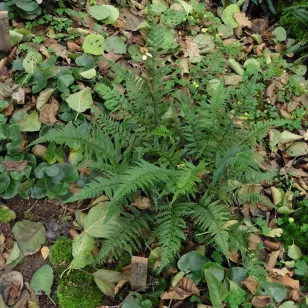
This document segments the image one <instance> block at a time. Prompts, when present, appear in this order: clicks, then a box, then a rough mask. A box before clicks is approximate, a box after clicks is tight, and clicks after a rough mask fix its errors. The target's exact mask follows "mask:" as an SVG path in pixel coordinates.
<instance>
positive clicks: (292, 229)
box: [280, 207, 308, 254]
mask: <svg viewBox="0 0 308 308" xmlns="http://www.w3.org/2000/svg"><path fill="white" fill-rule="evenodd" d="M289 217H292V218H294V223H290V222H289ZM307 222H308V208H307V207H301V208H299V209H298V211H296V212H295V213H293V214H292V215H290V216H289V215H285V216H284V217H283V224H282V225H281V226H280V227H281V228H282V229H283V233H282V236H281V240H282V241H283V243H284V245H285V246H286V247H288V246H290V245H292V244H293V243H294V244H295V245H297V246H298V247H299V248H300V249H301V251H302V253H303V254H308V246H307V231H305V229H304V230H303V229H301V227H302V226H303V225H304V224H307Z"/></svg>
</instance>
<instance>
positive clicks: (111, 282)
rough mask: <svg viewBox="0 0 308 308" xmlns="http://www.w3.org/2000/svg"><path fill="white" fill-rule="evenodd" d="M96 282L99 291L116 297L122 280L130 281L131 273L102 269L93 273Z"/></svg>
mask: <svg viewBox="0 0 308 308" xmlns="http://www.w3.org/2000/svg"><path fill="white" fill-rule="evenodd" d="M93 276H94V281H95V283H96V284H97V286H98V287H99V289H100V290H101V291H102V292H103V293H104V294H105V295H107V296H114V289H115V286H116V284H117V283H119V282H120V281H121V280H129V277H130V274H129V273H120V272H116V271H109V270H105V269H100V270H98V271H96V272H95V273H93Z"/></svg>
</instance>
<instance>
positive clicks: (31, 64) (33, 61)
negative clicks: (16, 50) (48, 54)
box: [23, 51, 43, 74]
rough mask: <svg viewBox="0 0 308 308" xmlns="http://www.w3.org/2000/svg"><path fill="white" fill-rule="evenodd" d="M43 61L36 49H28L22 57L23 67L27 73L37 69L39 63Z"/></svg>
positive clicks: (32, 72)
mask: <svg viewBox="0 0 308 308" xmlns="http://www.w3.org/2000/svg"><path fill="white" fill-rule="evenodd" d="M42 61H43V57H42V55H41V54H40V53H39V52H37V51H29V52H28V53H27V55H26V57H25V58H24V61H23V67H24V69H25V71H26V72H27V73H28V74H34V73H35V72H37V71H39V64H40V63H41V62H42Z"/></svg>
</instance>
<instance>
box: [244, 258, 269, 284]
mask: <svg viewBox="0 0 308 308" xmlns="http://www.w3.org/2000/svg"><path fill="white" fill-rule="evenodd" d="M244 270H245V272H246V273H247V274H248V275H249V276H253V277H255V278H256V279H257V280H258V282H259V283H262V282H264V281H265V280H266V271H265V269H264V262H262V261H260V260H259V258H258V256H257V255H256V253H255V252H250V253H249V254H246V255H244Z"/></svg>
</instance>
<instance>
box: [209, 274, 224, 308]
mask: <svg viewBox="0 0 308 308" xmlns="http://www.w3.org/2000/svg"><path fill="white" fill-rule="evenodd" d="M204 278H205V280H206V282H207V285H208V288H209V293H210V300H211V303H212V305H213V307H214V308H222V307H223V300H224V299H225V298H226V297H227V296H228V295H229V292H228V290H227V289H226V287H225V286H224V285H223V284H222V283H221V282H220V281H219V280H218V279H217V278H216V277H215V275H214V274H213V272H212V271H211V270H209V269H205V270H204Z"/></svg>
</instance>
